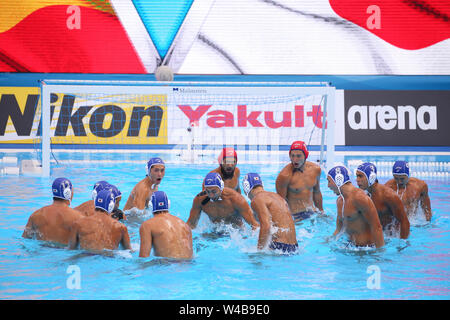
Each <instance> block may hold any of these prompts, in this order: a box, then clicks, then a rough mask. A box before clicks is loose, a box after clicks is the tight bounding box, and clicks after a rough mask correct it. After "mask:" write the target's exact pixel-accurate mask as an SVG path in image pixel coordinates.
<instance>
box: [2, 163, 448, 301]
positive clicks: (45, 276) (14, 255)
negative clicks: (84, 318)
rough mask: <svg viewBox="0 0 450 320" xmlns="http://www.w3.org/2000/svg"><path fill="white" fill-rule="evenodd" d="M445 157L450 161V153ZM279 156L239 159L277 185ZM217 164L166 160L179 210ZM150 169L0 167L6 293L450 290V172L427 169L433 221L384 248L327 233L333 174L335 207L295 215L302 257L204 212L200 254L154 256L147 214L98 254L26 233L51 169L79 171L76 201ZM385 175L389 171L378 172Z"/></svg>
mask: <svg viewBox="0 0 450 320" xmlns="http://www.w3.org/2000/svg"><path fill="white" fill-rule="evenodd" d="M149 156H150V155H146V156H145V157H149ZM161 156H162V157H163V158H164V156H165V155H161ZM380 158H382V157H378V158H377V159H378V160H380ZM391 158H392V157H391ZM391 158H385V159H386V160H387V161H389V160H391ZM352 159H358V158H357V157H353V158H352ZM363 160H365V159H363ZM407 160H408V159H407ZM409 160H414V159H412V158H411V159H409ZM440 160H442V161H449V157H443V158H440ZM422 161H425V160H422ZM282 166H283V164H280V165H279V166H278V167H274V166H271V167H270V170H267V168H266V169H265V170H261V165H249V164H242V165H239V167H240V169H241V172H242V173H243V174H245V173H247V172H251V171H253V172H260V173H261V176H262V179H263V182H264V185H265V188H266V190H269V191H274V190H275V178H276V176H277V174H278V172H279V170H280V169H281V168H282ZM212 168H214V165H187V164H178V165H167V168H166V175H165V178H164V180H163V182H162V184H161V187H160V190H164V191H166V192H167V194H168V195H169V198H170V199H171V213H172V214H174V215H176V216H178V217H180V218H181V219H183V220H184V221H186V220H187V218H188V216H189V210H190V207H191V204H192V199H193V198H194V196H195V195H196V194H197V193H198V192H199V191H200V189H201V183H202V179H203V177H204V176H205V175H206V173H207V172H209V170H211V169H212ZM144 174H145V172H144V163H142V164H140V163H139V164H136V163H130V162H120V161H119V162H116V163H112V162H110V163H96V162H95V161H94V162H83V161H79V162H75V163H71V164H70V165H67V164H65V165H63V164H59V165H55V167H54V168H53V171H52V176H51V177H50V178H40V177H33V176H23V175H21V176H3V177H0V207H1V208H2V213H1V214H0V299H189V300H196V299H250V300H252V299H275V300H281V299H290V300H291V299H449V298H450V250H449V249H450V234H449V230H450V205H449V194H450V184H449V182H450V181H449V180H442V179H441V180H439V179H432V178H430V179H425V180H426V182H427V183H428V186H429V193H430V198H431V205H432V210H433V218H432V221H431V222H426V221H425V220H424V219H422V218H421V217H415V218H413V219H412V221H411V235H410V237H409V239H407V240H401V239H398V238H389V237H386V238H385V241H386V245H385V247H383V248H381V249H378V250H373V249H371V250H369V249H366V250H361V249H354V248H353V249H352V248H345V245H344V242H343V241H341V240H331V241H330V240H328V236H330V235H331V234H332V233H333V231H334V229H335V218H336V207H335V206H336V205H335V200H336V197H335V195H334V194H333V193H332V192H331V191H330V190H329V189H328V188H327V184H326V178H325V175H324V174H322V177H321V191H322V194H323V199H324V200H323V203H324V209H325V211H326V216H322V217H314V218H312V219H309V220H307V221H303V222H301V223H298V224H296V231H297V239H298V241H299V246H300V252H299V254H297V255H293V256H280V255H276V254H273V253H269V252H258V251H257V250H256V244H257V239H258V234H257V233H253V232H252V231H251V229H250V228H249V227H248V226H246V228H245V230H244V231H239V230H234V229H231V228H226V227H223V228H222V229H223V230H224V231H225V235H222V236H219V235H218V234H217V233H216V232H214V228H213V227H212V226H211V224H210V223H209V221H208V219H207V217H206V216H204V215H202V218H201V220H200V222H199V226H198V227H197V229H195V230H193V244H194V254H195V257H194V259H192V260H191V261H182V262H180V261H174V260H170V259H164V258H159V257H155V256H153V255H152V256H150V257H149V258H146V259H142V258H139V257H138V255H139V252H138V251H139V225H140V223H141V222H142V221H143V220H144V219H145V218H142V219H141V220H139V219H136V218H134V219H130V220H129V221H128V222H127V223H126V224H127V226H128V230H129V234H130V237H131V242H132V246H133V248H134V250H135V251H133V252H130V251H125V250H118V251H116V252H113V253H112V254H105V255H93V254H87V253H86V252H83V251H81V250H76V251H69V250H67V249H65V248H55V247H54V246H52V245H50V244H47V243H44V242H40V241H36V240H28V239H23V238H21V234H22V231H23V228H24V226H25V224H26V222H27V220H28V217H29V216H30V214H31V213H32V212H33V211H34V210H36V209H38V208H40V207H42V206H44V205H47V204H49V203H50V201H51V200H50V199H51V198H50V194H51V190H50V186H51V182H52V181H53V179H54V178H56V177H59V176H65V177H67V178H69V179H71V181H72V183H73V185H74V190H75V196H74V200H73V205H72V206H77V205H78V204H80V203H82V202H84V201H86V200H88V199H89V198H90V193H91V189H92V186H93V184H94V183H95V182H96V181H98V180H108V181H109V182H110V183H113V184H116V185H118V186H119V188H120V189H121V191H122V192H123V200H122V202H121V208H122V207H123V205H124V204H125V201H126V199H127V198H128V195H129V193H130V191H131V189H132V188H133V186H134V185H135V184H136V183H137V182H138V181H139V180H140V179H142V178H143V176H144ZM352 180H353V182H354V181H355V180H354V177H352ZM385 181H387V177H386V178H380V182H382V183H384V182H385ZM149 217H150V215H149V216H147V217H146V218H149ZM71 266H76V267H77V268H79V269H78V270H79V271H80V288H79V289H73V288H72V287H71V286H70V285H69V286H68V285H67V284H68V280H69V279H70V277H71V275H72V273H71V271H70V270H71V268H73V267H71ZM374 268H375V269H374ZM373 270H378V271H379V275H380V282H379V284H380V289H373V288H369V287H370V286H368V278H369V277H371V276H373V275H374V273H373V272H374V271H373ZM68 271H69V273H68Z"/></svg>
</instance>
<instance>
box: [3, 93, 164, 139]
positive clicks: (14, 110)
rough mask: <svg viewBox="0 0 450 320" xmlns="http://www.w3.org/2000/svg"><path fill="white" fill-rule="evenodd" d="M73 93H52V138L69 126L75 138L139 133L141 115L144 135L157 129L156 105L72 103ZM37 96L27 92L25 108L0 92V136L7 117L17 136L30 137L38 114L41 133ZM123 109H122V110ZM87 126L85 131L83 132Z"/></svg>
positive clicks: (159, 113)
mask: <svg viewBox="0 0 450 320" xmlns="http://www.w3.org/2000/svg"><path fill="white" fill-rule="evenodd" d="M75 99H76V96H74V95H63V96H58V95H56V94H52V95H51V98H50V103H51V106H50V107H51V109H50V114H51V119H53V116H54V114H55V110H58V111H59V114H58V115H57V120H56V119H54V120H56V128H55V131H54V137H64V136H66V135H68V129H69V127H70V128H72V130H73V135H74V136H76V137H86V136H88V134H92V135H94V136H97V137H102V138H108V137H114V136H116V135H118V134H120V133H122V132H123V133H122V134H123V135H124V136H126V137H138V136H140V130H141V126H142V123H143V120H144V119H145V118H148V127H147V128H146V129H147V130H145V134H144V135H145V136H146V137H157V136H158V135H159V130H160V128H161V121H162V118H163V113H164V110H163V109H162V108H161V107H160V106H133V105H127V106H125V107H124V105H123V104H120V105H115V104H105V105H97V106H89V105H87V106H78V107H76V106H75V107H74V105H75ZM38 102H39V95H36V94H29V95H28V96H27V99H26V103H25V107H24V108H22V109H23V112H22V111H21V110H22V109H21V108H20V106H19V103H18V101H17V98H16V96H15V95H14V94H2V95H1V98H0V110H1V112H0V136H4V135H5V130H6V127H7V123H8V119H11V122H12V125H13V126H14V128H15V131H16V133H17V136H30V134H31V130H32V128H33V122H35V117H38V119H37V121H39V127H38V130H37V135H40V134H41V123H40V114H36V109H37V105H38ZM125 108H126V109H127V110H124V109H125ZM87 129H89V132H87Z"/></svg>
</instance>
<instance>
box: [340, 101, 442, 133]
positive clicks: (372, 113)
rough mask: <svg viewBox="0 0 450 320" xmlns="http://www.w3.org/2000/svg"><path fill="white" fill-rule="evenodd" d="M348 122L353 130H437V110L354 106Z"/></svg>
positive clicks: (429, 108)
mask: <svg viewBox="0 0 450 320" xmlns="http://www.w3.org/2000/svg"><path fill="white" fill-rule="evenodd" d="M347 121H348V125H349V126H350V128H352V129H353V130H377V129H378V128H381V129H383V130H393V129H398V130H406V129H409V130H417V129H419V130H437V108H436V106H421V107H419V108H417V109H416V108H415V107H414V106H410V105H408V106H397V107H393V106H389V105H384V106H381V105H379V106H360V105H353V106H351V107H350V109H349V110H348V114H347Z"/></svg>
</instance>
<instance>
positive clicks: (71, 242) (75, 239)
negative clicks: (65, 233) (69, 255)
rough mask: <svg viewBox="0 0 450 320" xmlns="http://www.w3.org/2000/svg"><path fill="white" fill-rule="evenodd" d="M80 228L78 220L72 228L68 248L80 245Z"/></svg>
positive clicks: (71, 248)
mask: <svg viewBox="0 0 450 320" xmlns="http://www.w3.org/2000/svg"><path fill="white" fill-rule="evenodd" d="M78 229H79V224H78V222H75V223H74V224H73V225H72V227H71V228H70V233H69V242H68V248H69V249H70V250H74V249H76V248H77V247H78V243H79V237H78Z"/></svg>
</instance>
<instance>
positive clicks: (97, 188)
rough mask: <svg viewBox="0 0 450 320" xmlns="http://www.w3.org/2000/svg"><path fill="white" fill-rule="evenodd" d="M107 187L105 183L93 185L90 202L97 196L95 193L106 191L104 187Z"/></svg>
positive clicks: (107, 184) (100, 182)
mask: <svg viewBox="0 0 450 320" xmlns="http://www.w3.org/2000/svg"><path fill="white" fill-rule="evenodd" d="M107 186H109V183H108V182H106V181H103V180H102V181H99V182H97V183H96V184H94V188H93V190H92V200H95V197H96V196H97V193H99V192H100V191H102V190H104V189H106V187H107Z"/></svg>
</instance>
